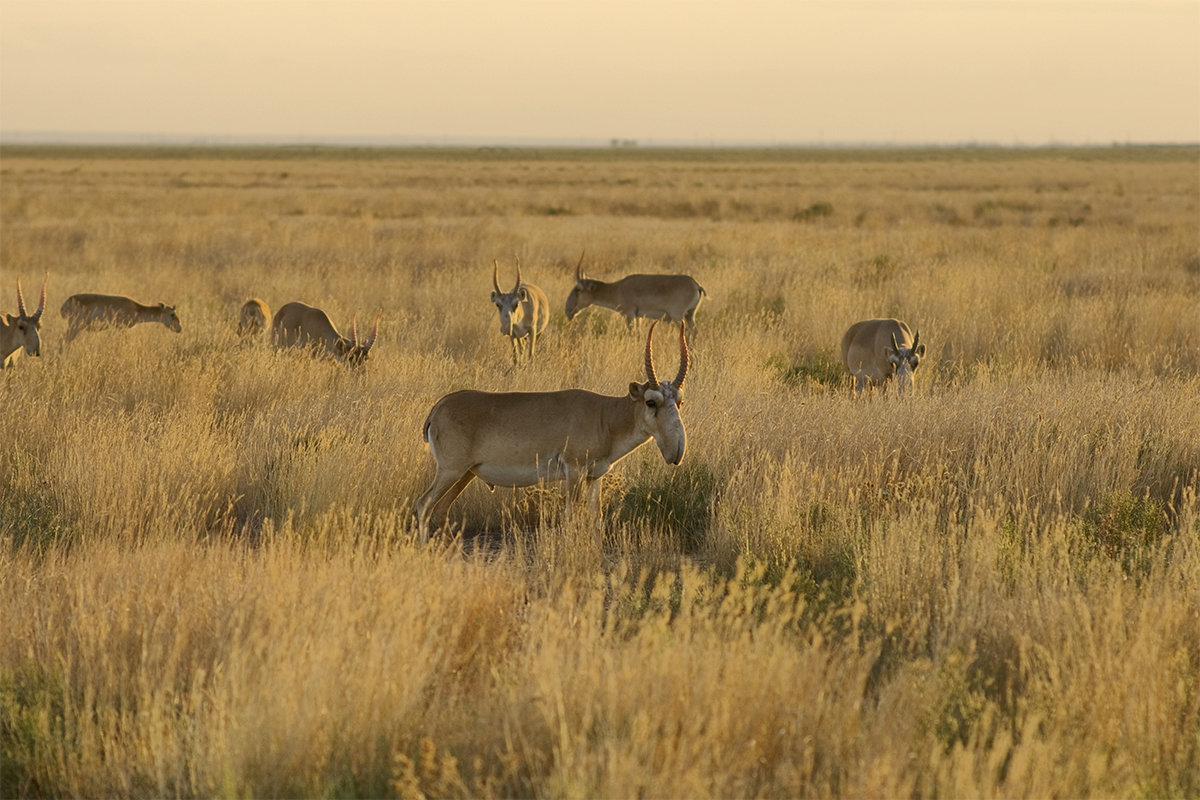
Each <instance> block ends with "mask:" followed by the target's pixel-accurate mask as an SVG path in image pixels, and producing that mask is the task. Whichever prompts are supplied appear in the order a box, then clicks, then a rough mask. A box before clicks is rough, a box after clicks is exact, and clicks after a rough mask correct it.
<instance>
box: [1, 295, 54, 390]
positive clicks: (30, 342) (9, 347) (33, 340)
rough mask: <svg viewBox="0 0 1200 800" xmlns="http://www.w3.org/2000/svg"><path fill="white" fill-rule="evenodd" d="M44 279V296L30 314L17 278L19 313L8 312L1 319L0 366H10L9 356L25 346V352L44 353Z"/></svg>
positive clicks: (36, 354) (34, 354)
mask: <svg viewBox="0 0 1200 800" xmlns="http://www.w3.org/2000/svg"><path fill="white" fill-rule="evenodd" d="M48 280H50V276H49V275H47V276H46V277H45V278H43V279H42V296H41V298H39V299H38V307H37V311H35V312H33V313H32V314H29V313H27V312H26V311H25V298H24V297H23V296H22V295H21V279H20V278H17V315H16V316H15V317H14V316H13V315H12V314H6V315H5V319H3V320H0V368H4V367H7V366H8V362H9V359H8V357H9V356H10V355H12V354H13V353H14V352H16V351H17V350H18V349H20V348H22V347H24V348H25V354H26V355H30V356H40V355H41V354H42V339H41V336H39V335H38V331H39V330H40V329H41V327H42V311H43V310H44V309H45V308H46V281H48Z"/></svg>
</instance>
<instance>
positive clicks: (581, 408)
mask: <svg viewBox="0 0 1200 800" xmlns="http://www.w3.org/2000/svg"><path fill="white" fill-rule="evenodd" d="M656 324H657V322H655V323H652V324H651V325H650V334H649V335H648V336H647V337H646V365H645V366H646V378H647V381H646V382H645V383H631V384H629V393H628V394H626V395H623V396H618V397H609V396H606V395H600V394H595V393H593V392H587V391H584V390H582V389H565V390H563V391H558V392H507V393H492V392H479V391H471V390H466V391H460V392H455V393H453V394H448V395H446V396H445V397H443V398H442V399H441V400H439V401H438V402H437V403H436V404H435V405H434V406H433V410H432V411H430V412H429V416H428V418H426V420H425V427H424V429H423V436H424V439H425V441H426V442H428V443H429V450H430V452H431V453H433V458H434V461H436V462H437V472H436V474H435V475H434V478H433V483H432V484H430V486H429V488H428V489H427V490H426V491H425V493H424V494H423V495H421V497H420V498H419V499H418V500H417V526H418V529H419V531H420V537H421V542H422V543H425V542H427V541H428V540H429V525H430V522H431V521H432V522H435V523H440V522H441V521H442V520H444V519H445V518H446V514H447V512H448V511H449V510H450V505H451V503H453V502H454V500H455V499H456V498H457V497H458V496H459V495H460V494H462V492H463V490H464V489H466V488H467V485H468V484H469V483H470V482H471V481H472V480H474V479H475V478H479V479H480V480H482V481H483V482H484V483H486V484H488V485H489V486H491V487H495V486H514V487H516V486H532V485H534V484H536V483H538V482H540V481H560V480H565V481H566V482H567V486H568V490H569V491H568V497H569V502H570V503H575V502H577V501H578V500H579V499H580V497H581V495H582V494H583V492H584V490H585V489H587V490H590V491H589V492H588V498H589V502H588V504H589V506H591V507H592V509H593V510H594V511H597V512H598V511H599V507H600V479H601V478H602V477H604V475H606V474H607V473H608V471H609V470H610V469H612V467H613V465H614V464H616V463H617V462H618V461H620V460H621V459H622V458H624V457H625V456H627V455H629V453H631V452H632V451H633V450H635V449H637V448H638V447H640V446H641V445H642V444H644V443H645V442H646V441H647V440H648V439H650V438H651V437H653V439H654V441H655V443H656V444H658V449H659V452H661V453H662V457H663V460H665V461H666V462H667V463H668V464H678V463H680V462H681V461H683V450H684V446H685V444H686V436H685V434H684V430H683V420H682V419H681V418H680V416H679V408H680V406H681V405H683V379H684V378H685V377H686V376H687V369H688V350H687V340H686V338H685V337H684V329H683V325H682V324H680V326H679V372H678V373H677V374H676V375H675V379H674V380H672V381H671V382H669V383H668V382H666V381H660V380H659V379H658V377H657V376H656V375H655V373H654V354H653V350H652V348H651V341H652V338H653V336H654V325H656Z"/></svg>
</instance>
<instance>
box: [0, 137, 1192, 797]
mask: <svg viewBox="0 0 1200 800" xmlns="http://www.w3.org/2000/svg"><path fill="white" fill-rule="evenodd" d="M0 225H2V227H0V265H2V268H0V269H2V271H0V308H2V309H3V311H4V312H5V313H15V311H16V299H15V296H14V291H13V290H14V288H15V286H14V284H15V280H16V279H17V277H20V278H21V280H22V285H23V287H24V291H25V299H26V303H27V304H29V303H30V302H31V298H32V302H33V303H34V304H36V297H37V289H38V287H39V286H40V284H41V281H42V278H43V276H48V283H47V286H48V289H47V296H48V299H47V310H46V313H45V317H44V319H43V324H42V331H41V332H42V341H43V344H42V351H43V352H42V356H41V357H40V358H38V359H34V358H29V357H25V356H23V355H18V357H17V358H15V359H14V364H13V367H12V368H11V369H8V370H4V371H3V372H0V408H3V410H4V419H5V421H4V423H3V425H2V426H0V576H2V580H0V630H2V631H3V635H0V794H3V795H4V796H26V797H32V796H90V797H95V796H105V797H149V796H153V797H162V796H188V797H196V796H200V797H212V796H231V797H232V796H237V797H242V796H292V797H301V796H303V797H312V796H331V797H377V796H401V797H419V796H429V797H435V796H436V797H467V796H471V797H476V796H477V797H492V796H498V797H633V796H638V797H751V796H755V797H758V796H762V797H831V796H839V797H841V796H846V797H852V796H853V797H863V796H866V797H946V796H952V797H1000V796H1003V797H1067V796H1069V797H1084V796H1091V797H1101V796H1103V797H1111V796H1123V797H1164V796H1172V797H1195V796H1197V795H1198V794H1200V500H1198V499H1197V488H1198V486H1200V150H1198V149H1197V148H1195V147H1178V148H1139V147H1112V148H1107V147H1104V148H1087V149H1011V150H1010V149H988V148H961V149H928V150H888V149H885V150H861V151H860V150H849V149H842V150H838V149H830V150H811V151H808V150H729V151H725V150H692V151H682V150H681V151H665V150H646V149H641V150H638V149H630V150H612V151H569V150H504V149H492V150H438V149H428V150H420V149H418V150H395V151H393V150H369V149H364V150H353V149H346V150H339V149H321V148H275V149H268V148H263V149H254V148H243V149H232V148H229V149H203V148H192V149H189V148H176V149H168V148H159V149H120V148H113V149H81V148H17V147H5V148H4V149H3V151H2V152H0ZM585 252H586V257H585V262H584V263H585V269H586V270H587V272H588V273H589V274H590V275H592V276H594V277H601V278H610V279H611V278H615V277H618V276H620V275H623V274H626V273H631V272H684V273H689V274H691V275H693V276H694V277H695V278H697V279H698V280H699V281H700V283H701V284H702V285H703V286H704V287H705V289H706V291H707V297H706V299H705V301H704V303H703V304H702V305H701V307H700V310H699V313H698V319H699V331H698V334H697V336H696V337H695V339H694V341H693V343H692V349H693V358H692V365H691V372H690V373H689V376H688V380H687V386H686V389H685V396H686V404H685V406H684V408H683V417H684V422H685V425H686V428H687V433H688V451H687V454H686V457H685V460H684V462H683V464H682V465H680V466H679V467H675V468H672V467H669V466H667V465H666V464H664V463H663V461H662V458H661V457H660V456H659V454H658V452H657V449H656V448H655V447H654V446H653V445H646V446H644V447H642V448H641V449H639V450H637V451H635V452H634V453H633V454H632V455H631V456H630V457H629V458H628V459H627V460H626V461H625V462H622V464H621V465H620V466H619V467H618V469H617V470H616V472H615V473H614V475H613V476H612V477H611V478H610V479H609V480H608V481H607V483H606V486H605V503H604V511H603V517H602V519H600V520H599V528H600V530H601V532H602V536H600V537H599V538H598V537H597V535H596V533H597V522H596V521H595V520H592V519H588V518H587V517H586V515H574V516H572V517H571V518H569V519H565V518H563V516H562V514H561V513H560V509H561V505H562V502H561V493H560V490H559V489H558V488H556V487H554V486H548V487H544V488H538V489H535V490H531V491H526V490H509V489H497V490H496V491H495V492H494V493H489V492H488V491H487V489H486V487H483V486H479V485H475V486H473V487H471V488H470V489H469V490H468V491H467V492H466V493H465V494H464V495H463V497H462V498H461V499H460V500H459V502H458V503H457V504H456V505H455V507H454V509H453V510H452V514H451V519H452V521H453V523H454V525H453V530H452V531H448V532H445V533H443V534H442V535H440V536H437V537H435V540H434V542H433V544H432V545H431V546H430V547H426V548H422V547H419V546H417V545H416V544H415V541H414V525H413V519H412V513H413V502H414V500H415V499H416V497H417V496H419V495H420V493H421V492H422V491H423V490H424V488H425V486H426V485H427V483H428V481H429V478H430V477H431V475H432V459H431V456H430V455H429V452H428V449H427V447H426V446H425V444H424V442H423V441H422V439H421V426H422V422H423V420H424V418H425V415H426V413H427V412H428V410H429V408H430V406H431V405H432V404H433V403H434V401H436V400H437V399H438V398H439V397H440V396H441V395H443V394H445V393H447V392H449V391H453V390H455V389H459V388H467V387H471V388H481V389H491V390H497V391H500V390H534V389H558V388H568V387H580V388H586V389H591V390H594V391H599V392H604V393H610V394H620V393H624V391H625V389H626V387H627V386H628V383H629V382H630V381H633V380H640V379H641V375H642V369H641V363H642V362H641V358H642V348H643V347H644V342H645V338H644V337H645V332H646V329H647V327H648V326H647V324H646V323H644V322H642V323H641V324H639V325H637V326H635V328H634V330H632V331H630V330H628V329H627V328H626V326H625V323H624V322H623V321H622V320H621V319H619V318H618V317H617V316H616V315H614V314H612V313H611V312H608V311H605V310H603V309H591V310H588V311H586V312H585V313H584V314H583V315H581V316H580V317H578V318H577V319H575V320H574V321H571V322H568V321H567V320H566V319H565V316H564V314H563V310H562V304H563V301H564V300H565V297H566V294H567V292H568V291H569V290H570V288H571V286H572V285H573V282H574V271H575V265H576V263H577V261H578V260H579V258H580V255H581V253H585ZM517 256H519V257H520V260H521V265H522V274H523V276H524V277H525V278H526V280H529V281H531V282H533V283H536V284H538V285H540V286H541V287H542V288H543V289H545V290H546V292H547V294H548V295H549V297H550V300H551V303H552V306H553V315H552V317H551V321H550V324H549V327H548V329H547V332H546V334H545V336H544V338H543V339H542V341H541V343H540V346H539V353H538V356H537V358H536V360H535V361H533V362H532V363H529V364H524V365H522V366H520V367H519V368H516V369H514V368H512V366H511V365H510V361H509V348H508V345H507V343H506V342H505V341H504V340H503V339H502V338H501V337H500V336H499V334H498V331H497V322H496V318H495V317H496V315H495V310H494V308H493V307H492V306H491V305H490V304H489V302H488V295H489V293H490V291H491V269H492V263H493V259H498V260H499V263H500V266H501V275H502V276H505V275H507V276H508V277H507V278H505V277H502V278H501V282H502V283H506V282H509V281H511V280H512V274H513V273H512V272H511V269H512V266H513V261H514V258H515V257H517ZM82 291H98V292H106V293H112V294H126V295H129V296H131V297H133V298H135V299H137V300H140V301H142V302H146V303H149V302H160V301H162V302H167V303H169V304H175V305H176V306H177V307H178V311H179V316H180V318H181V320H182V323H183V331H182V333H180V334H175V333H172V332H170V331H168V330H166V329H165V328H163V327H162V326H140V327H137V328H134V329H131V330H125V331H105V332H100V333H93V334H84V335H81V336H80V337H79V338H78V339H77V340H75V341H74V342H72V343H71V344H70V345H68V346H65V347H64V346H63V345H62V342H61V339H62V334H63V332H64V330H65V322H64V321H63V320H62V319H61V318H60V317H59V315H58V308H59V306H60V305H61V304H62V302H63V300H65V299H66V297H67V296H68V295H70V294H72V293H75V292H82ZM251 296H259V297H261V298H262V299H264V300H265V301H266V302H267V303H268V304H269V305H270V306H271V307H272V308H278V307H279V306H280V305H282V304H283V303H285V302H287V301H290V300H304V301H306V302H309V303H313V304H316V305H320V306H322V307H324V308H325V309H326V310H327V311H328V312H329V313H330V315H331V317H332V318H333V319H334V321H335V322H336V323H337V324H338V325H339V326H342V327H343V328H345V327H346V326H348V325H349V323H350V320H351V318H352V317H353V315H355V314H357V315H358V317H359V322H360V324H362V323H363V320H364V319H368V320H369V319H370V318H372V317H373V316H374V314H375V312H376V311H382V319H381V324H380V334H379V338H378V340H377V342H376V345H375V347H374V350H373V352H372V353H371V356H370V359H369V361H368V363H367V365H366V368H365V369H363V370H361V371H352V370H347V369H344V368H341V367H339V366H337V365H335V364H332V363H330V362H327V361H322V360H316V359H312V358H309V357H307V356H305V355H303V354H300V353H296V352H285V353H279V352H275V351H273V350H272V349H271V348H270V347H269V346H268V344H267V342H266V341H265V340H259V341H257V342H254V343H251V344H247V343H244V342H241V341H239V340H238V338H237V336H236V335H235V332H234V328H235V324H236V315H237V310H238V307H239V306H240V305H241V303H242V302H243V301H244V300H245V299H246V298H248V297H251ZM876 316H895V317H899V318H901V319H904V320H906V321H908V323H909V324H910V325H911V326H913V327H915V328H917V329H919V330H920V334H921V340H922V341H923V342H926V343H927V346H928V354H927V358H926V359H925V361H924V362H923V364H922V366H921V368H920V370H919V371H918V373H917V383H918V389H917V392H916V393H915V395H914V396H911V397H907V398H904V399H899V398H896V397H895V396H891V395H889V394H882V395H880V394H879V393H875V394H873V395H872V396H868V397H863V398H859V399H855V398H853V397H852V396H851V393H850V391H849V383H848V381H847V379H846V376H845V375H844V373H843V371H842V369H841V367H840V365H839V364H838V360H837V359H838V354H837V345H838V341H839V338H840V336H841V334H842V332H843V331H844V330H845V328H846V327H847V326H848V325H850V324H851V323H852V322H854V321H856V320H859V319H863V318H868V317H876ZM659 333H660V334H661V335H662V338H660V339H658V340H657V342H656V346H657V347H656V349H657V353H658V358H659V360H660V363H662V364H664V366H661V367H660V371H661V372H666V373H668V374H673V370H674V366H675V362H674V359H675V357H676V352H675V350H674V349H673V345H672V343H671V338H670V336H668V335H666V334H665V333H664V332H663V331H661V330H660V331H659Z"/></svg>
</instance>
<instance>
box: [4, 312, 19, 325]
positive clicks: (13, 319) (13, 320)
mask: <svg viewBox="0 0 1200 800" xmlns="http://www.w3.org/2000/svg"><path fill="white" fill-rule="evenodd" d="M4 316H6V317H8V324H9V325H16V324H17V318H16V317H14V316H13V315H12V314H5V315H4Z"/></svg>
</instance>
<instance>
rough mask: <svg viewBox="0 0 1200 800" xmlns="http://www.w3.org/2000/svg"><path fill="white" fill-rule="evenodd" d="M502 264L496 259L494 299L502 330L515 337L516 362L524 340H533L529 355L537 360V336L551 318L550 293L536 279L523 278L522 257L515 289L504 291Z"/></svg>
mask: <svg viewBox="0 0 1200 800" xmlns="http://www.w3.org/2000/svg"><path fill="white" fill-rule="evenodd" d="M499 270H500V264H499V263H498V262H497V261H495V260H493V261H492V286H493V287H494V289H495V291H493V292H492V302H493V303H495V304H496V308H497V309H498V310H499V311H500V333H501V334H502V335H503V336H507V337H509V339H511V340H512V351H513V364H516V363H517V362H518V361H519V359H520V355H521V350H522V348H521V340H522V339H527V340H528V341H529V359H530V360H531V361H532V360H533V352H534V348H535V347H536V345H537V337H538V336H540V335H541V333H542V331H544V330H545V329H546V322H547V321H549V319H550V301H549V300H548V299H546V293H545V292H543V291H542V290H541V289H539V288H538V287H537V286H534V285H533V284H532V283H522V282H521V259H520V258H518V259H517V282H516V283H515V284H514V285H513V288H512V291H511V292H505V291H501V289H500V280H499V275H498V273H499Z"/></svg>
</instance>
